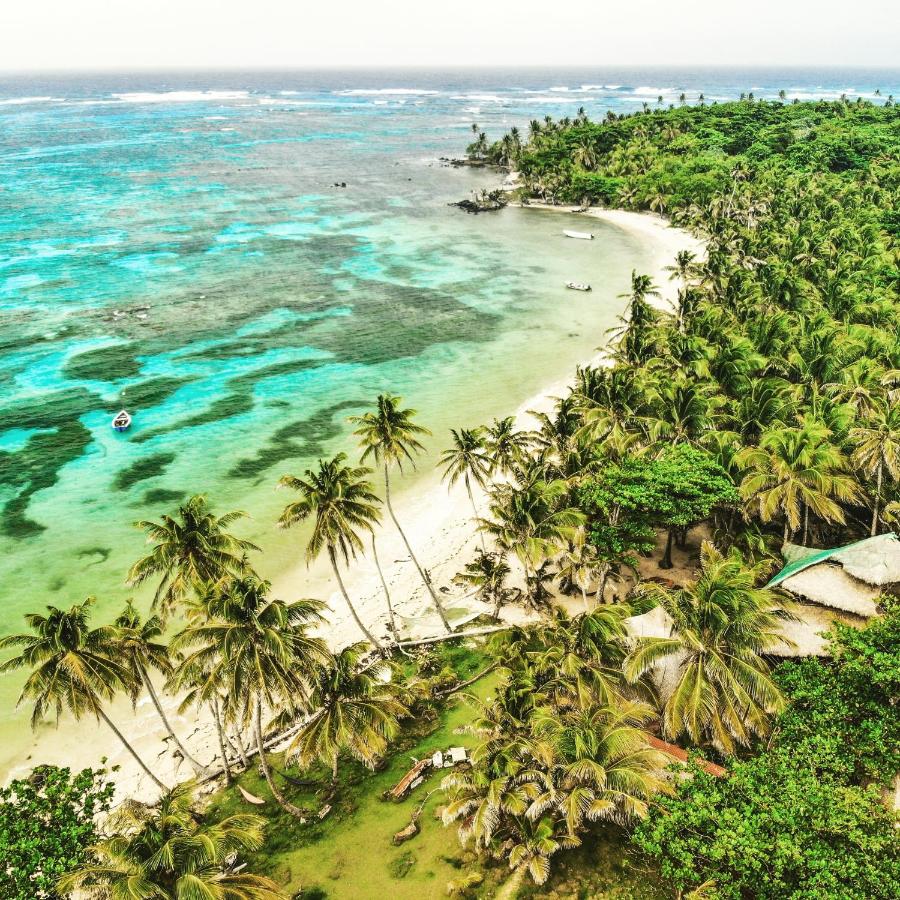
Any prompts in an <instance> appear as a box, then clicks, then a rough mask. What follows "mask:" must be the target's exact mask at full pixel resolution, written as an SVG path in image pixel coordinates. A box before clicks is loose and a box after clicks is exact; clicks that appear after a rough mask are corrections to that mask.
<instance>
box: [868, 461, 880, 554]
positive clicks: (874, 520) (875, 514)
mask: <svg viewBox="0 0 900 900" xmlns="http://www.w3.org/2000/svg"><path fill="white" fill-rule="evenodd" d="M882 474H883V473H882V466H881V463H880V462H879V463H878V475H877V478H876V484H875V505H874V506H873V507H872V527H871V529H869V535H870V536H871V537H875V535H876V533H877V532H878V507H879V505H880V503H881V478H882Z"/></svg>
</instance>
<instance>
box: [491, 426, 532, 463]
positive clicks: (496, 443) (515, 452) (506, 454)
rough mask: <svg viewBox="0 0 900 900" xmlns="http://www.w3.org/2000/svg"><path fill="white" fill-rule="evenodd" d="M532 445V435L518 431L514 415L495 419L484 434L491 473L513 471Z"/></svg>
mask: <svg viewBox="0 0 900 900" xmlns="http://www.w3.org/2000/svg"><path fill="white" fill-rule="evenodd" d="M530 445H531V436H530V435H529V434H528V432H526V431H516V420H515V417H514V416H507V417H506V418H504V419H494V421H493V424H491V426H490V427H489V428H487V429H485V434H484V446H485V451H486V452H487V455H488V458H489V459H490V460H491V474H493V473H494V472H502V473H508V472H510V471H512V469H513V467H514V466H516V465H518V463H519V461H520V460H521V459H522V457H523V456H524V455H525V454H526V453H527V452H528V449H529V447H530Z"/></svg>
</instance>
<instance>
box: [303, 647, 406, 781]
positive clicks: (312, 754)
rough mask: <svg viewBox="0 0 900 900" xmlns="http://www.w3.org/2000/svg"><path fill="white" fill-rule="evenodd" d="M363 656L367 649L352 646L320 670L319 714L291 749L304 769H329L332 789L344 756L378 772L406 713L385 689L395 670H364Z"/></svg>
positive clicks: (315, 679)
mask: <svg viewBox="0 0 900 900" xmlns="http://www.w3.org/2000/svg"><path fill="white" fill-rule="evenodd" d="M365 652H366V645H365V643H362V642H361V643H358V644H351V645H350V646H349V647H345V648H344V649H343V650H341V652H340V653H337V654H335V655H333V656H332V657H331V659H330V660H329V661H328V662H326V663H325V664H324V665H321V666H318V667H317V668H316V671H315V673H314V674H313V676H312V679H311V684H312V688H311V691H310V696H309V708H310V709H311V710H315V712H314V713H313V715H312V716H311V717H310V719H309V720H308V721H307V722H306V723H304V725H303V726H302V727H301V728H300V730H299V731H298V732H297V734H296V735H295V737H294V738H293V740H292V741H291V743H290V745H289V746H288V749H287V757H288V758H292V757H296V759H297V760H298V762H299V763H300V765H301V766H302V767H303V768H308V767H309V766H310V765H312V764H313V763H314V762H318V761H321V762H324V763H326V764H327V765H329V766H331V779H332V783H334V784H336V783H337V775H338V759H339V757H340V754H341V751H342V750H349V751H350V753H352V754H353V756H355V757H356V758H357V759H358V760H360V762H363V763H365V764H366V765H367V766H369V767H370V768H374V767H375V763H376V761H377V760H378V758H379V757H380V756H382V755H383V754H384V752H385V750H386V749H387V743H388V741H389V740H390V739H391V738H393V737H394V736H395V735H396V733H397V730H398V727H399V724H398V720H399V719H400V718H401V717H402V716H404V715H406V714H407V712H408V710H407V709H406V707H405V706H404V705H403V704H402V703H401V702H400V700H399V699H398V698H397V696H396V693H395V692H394V691H393V690H392V689H391V687H390V684H389V683H387V679H388V678H389V677H390V674H391V666H390V665H389V664H388V663H386V662H384V661H379V662H376V663H372V664H370V665H369V666H367V667H366V668H364V669H363V668H361V667H360V662H361V660H362V657H363V656H364V655H365Z"/></svg>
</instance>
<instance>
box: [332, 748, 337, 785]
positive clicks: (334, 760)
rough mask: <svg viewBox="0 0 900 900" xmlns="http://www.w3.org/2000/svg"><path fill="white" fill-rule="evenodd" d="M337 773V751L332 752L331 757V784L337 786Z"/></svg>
mask: <svg viewBox="0 0 900 900" xmlns="http://www.w3.org/2000/svg"><path fill="white" fill-rule="evenodd" d="M337 773H338V753H337V750H335V751H334V755H333V756H332V757H331V783H332V784H337Z"/></svg>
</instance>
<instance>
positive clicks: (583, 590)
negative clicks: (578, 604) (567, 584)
mask: <svg viewBox="0 0 900 900" xmlns="http://www.w3.org/2000/svg"><path fill="white" fill-rule="evenodd" d="M578 587H579V588H580V589H581V599H582V601H583V602H584V614H585V615H588V613H590V611H591V608H590V606H588V598H587V588H585V586H584V585H583V584H579V585H578Z"/></svg>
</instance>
